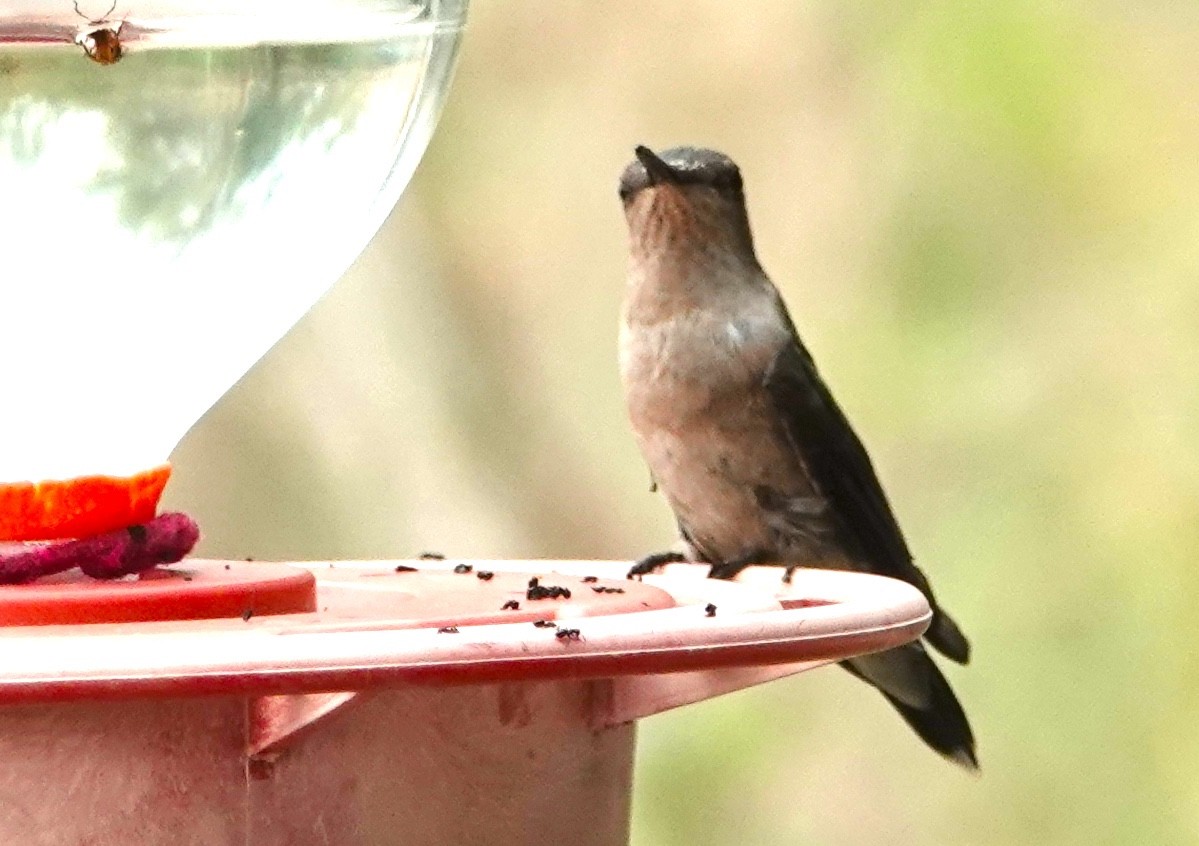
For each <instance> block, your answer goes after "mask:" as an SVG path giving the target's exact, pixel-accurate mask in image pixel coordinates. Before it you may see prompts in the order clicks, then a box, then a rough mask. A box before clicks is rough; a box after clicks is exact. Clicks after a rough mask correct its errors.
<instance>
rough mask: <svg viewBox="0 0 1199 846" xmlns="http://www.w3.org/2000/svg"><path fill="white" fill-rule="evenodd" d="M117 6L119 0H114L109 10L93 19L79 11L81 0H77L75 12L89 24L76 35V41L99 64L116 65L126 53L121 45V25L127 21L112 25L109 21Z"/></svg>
mask: <svg viewBox="0 0 1199 846" xmlns="http://www.w3.org/2000/svg"><path fill="white" fill-rule="evenodd" d="M116 7H117V0H113V2H112V5H111V6H109V7H108V11H107V12H105V13H104V15H103V16H102V17H100V18H99V19H98V20H94V21H93V20H88V17H87V15H85V14H83V12H81V11H79V0H75V14H77V15H79V17H81V18H83V19H84V20H85V21H87V26H88V28H86V29H81V30H79V32H78V33H77V34H76V35H75V43H76V44H78V45H79V46H80V47H82V48H83V52H84V53H86V54H87V57H88V58H89V59H91V60H92V61H93V62H95V63H96V64H99V65H115V64H116V63H117V62H119V61H121V56H123V55H124V54H125V50H124V48H123V47H122V46H121V27H123V26H124V25H125V21H123V20H121V21H117V23H116V25H115V26H112V25H110V24H109V21H108V16H109V15H111V14H112V12H113V10H114V9H116Z"/></svg>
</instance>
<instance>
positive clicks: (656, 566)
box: [625, 552, 687, 579]
mask: <svg viewBox="0 0 1199 846" xmlns="http://www.w3.org/2000/svg"><path fill="white" fill-rule="evenodd" d="M686 560H687V556H685V555H683V553H681V552H655V553H654V554H653V555H647V556H645V557H644V558H642V559H640V560H639V561H637V563H635V564H634V565H633V566H632V567H631V568H630V569H629V572H628V574H627V575H626V576H625V578H626V579H639V578H641V577H642V576H644V575H645V574H646V573H656V572H658V570H660V569H662V568H663V567H665V566H666V565H667V564H679V563H681V562H683V561H686Z"/></svg>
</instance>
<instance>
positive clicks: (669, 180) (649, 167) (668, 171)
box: [633, 147, 679, 185]
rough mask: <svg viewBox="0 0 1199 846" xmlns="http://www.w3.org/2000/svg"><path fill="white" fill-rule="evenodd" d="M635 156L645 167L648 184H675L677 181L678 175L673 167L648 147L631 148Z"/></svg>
mask: <svg viewBox="0 0 1199 846" xmlns="http://www.w3.org/2000/svg"><path fill="white" fill-rule="evenodd" d="M633 153H634V154H635V155H636V156H637V161H639V162H641V164H642V166H643V167H644V168H645V172H646V173H647V174H648V175H649V184H650V185H661V184H663V183H666V184H668V185H673V184H676V183H677V182H678V181H679V176H678V174H677V173H675V171H674V168H672V167H671V166H670V165H668V164H667V163H666V162H664V161H662V160H661V159H660V158H658V156H657V155H656V154H655V153H654V151H653V150H651V149H650V148H649V147H637V148H635V149H634V150H633Z"/></svg>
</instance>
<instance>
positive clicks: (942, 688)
mask: <svg viewBox="0 0 1199 846" xmlns="http://www.w3.org/2000/svg"><path fill="white" fill-rule="evenodd" d="M635 154H636V158H635V159H634V160H633V161H632V162H631V163H630V164H629V165H628V166H627V167H626V168H625V170H624V172H623V174H622V175H621V178H620V199H621V202H622V203H623V205H624V213H625V218H626V221H627V223H628V230H629V265H628V278H627V289H626V292H625V301H624V307H623V313H622V321H621V328H620V370H621V379H622V382H623V386H624V393H625V401H626V404H627V408H628V415H629V420H630V422H631V423H632V429H633V434H634V436H635V438H636V441H637V444H638V446H639V447H640V450H641V454H642V456H643V457H644V459H645V461H646V464H647V465H648V466H649V470H650V475H651V479H652V483H653V487H654V488H655V489H656V490H658V491H659V492H660V493H661V494H662V495H663V496H664V497H665V499H666V501H667V503H668V504H669V506H670V508H671V510H672V511H673V513H674V517H675V521H676V523H677V526H678V534H679V540H680V541H681V544H680V545H681V549H682V551H679V550H678V549H677V548H676V549H674V550H671V551H668V552H660V553H655V554H653V555H649V556H646V557H645V558H643V559H641V560H640V561H638V562H637V563H636V564H635V565H634V566H633V568H632V570H630V572H629V575H630V577H635V576H638V575H640V574H643V573H648V572H652V571H653V570H655V569H657V568H658V567H660V566H661V565H663V564H665V563H669V562H671V561H692V562H698V563H703V564H707V565H709V566H710V570H709V576H710V577H711V578H721V579H730V578H733V577H734V576H736V575H737V573H739V572H740V571H741V570H743V569H744V568H745V567H748V566H751V565H762V564H768V565H779V566H783V567H786V568H788V570H789V571H790V570H791V569H794V568H796V567H803V566H809V567H811V566H818V567H826V568H832V569H843V570H854V571H860V572H869V573H877V574H880V575H883V576H890V577H892V578H896V579H901V580H903V581H905V582H908V583H909V584H911V585H913V586H915V587H916V588H917V589H919V590H920V591H921V592H922V593H923V594H924V596H925V597H926V598H927V599H928V602H929V605H930V606H931V608H932V611H933V617H932V622H931V624H930V626H929V628H928V630H927V631H926V632H925V634H924V637H923V641H917V642H914V643H909V644H906V645H904V646H900V647H896V648H894V649H890V650H887V651H884V652H880V653H875V654H872V655H862V656H858V657H855V658H850V659H847V660H845V661H843V662H841V666H843V667H844V668H845V669H847V670H848V671H849V672H850V673H852V674H853V675H855V676H857V677H858V678H860V679H861V680H863V681H865V682H866V683H867V684H870V685H872V686H874V687H875V688H877V689H878V690H879V692H881V693H882V695H883V696H884V697H886V699H887V701H888V702H890V703H891V705H892V706H894V707H895V709H896V710H897V711H898V712H899V714H900V715H901V716H902V717H903V719H904V720H905V721H906V722H907V723H908V725H909V726H910V727H911V728H912V729H914V730H915V732H916V733H917V734H918V735H919V736H920V737H921V738H922V739H923V740H924V742H925V743H927V744H928V745H929V746H930V747H932V748H933V749H934V750H936V751H937V752H939V753H940V754H942V755H943V756H945V757H947V758H949V759H950V760H952V761H954V762H956V763H958V764H961V765H962V766H964V767H966V768H968V769H971V770H975V769H977V768H978V757H977V754H976V752H975V742H974V734H973V732H972V731H971V729H970V724H969V722H968V721H967V719H966V714H965V712H964V711H963V710H962V706H961V704H960V703H959V702H958V699H957V697H956V696H955V695H954V692H953V690H952V688H951V687H950V686H949V682H948V681H947V680H946V679H945V676H944V675H942V673H941V671H940V669H939V668H938V667H937V665H936V663H935V662H934V661H933V659H932V657H931V656H930V655H929V653H928V650H927V649H926V648H925V643H927V644H928V645H929V646H931V647H932V648H933V649H936V650H937V651H938V652H940V653H941V654H942V655H944V656H945V657H947V658H949V659H951V660H953V661H956V662H958V663H960V664H965V663H967V662H968V661H969V658H970V644H969V642H968V641H967V640H966V637H965V635H963V634H962V631H961V630H960V629H959V628H958V626H957V624H956V623H955V622H954V621H953V619H952V618H950V616H949V615H948V614H947V613H946V612H945V611H944V609H942V608H941V607H940V605H939V604H938V603H937V601H936V599H935V597H934V596H933V592H932V588H931V587H930V586H929V583H928V580H927V578H925V576H924V573H922V572H921V571H920V570H919V569H918V568H917V567H916V565H915V564H914V563H913V561H912V554H911V552H910V551H909V549H908V546H907V543H906V541H905V540H904V537H903V533H902V532H901V531H900V528H899V523H898V522H897V520H896V518H895V515H894V513H893V512H892V510H891V507H890V505H889V504H888V502H887V497H886V495H885V494H884V493H883V489H882V486H881V484H880V483H879V480H878V476H877V475H876V474H875V471H874V467H873V465H872V464H871V462H870V457H869V455H868V454H867V453H866V449H865V448H864V447H863V446H862V442H861V441H860V440H859V439H858V436H857V435H856V434H855V433H854V430H853V428H852V427H851V426H850V424H849V421H848V419H847V418H846V416H845V414H844V412H842V410H841V408H840V407H839V406H838V405H837V403H836V401H835V400H834V399H833V396H832V394H831V393H830V391H829V389H828V387H827V386H826V385H825V383H824V380H823V379H822V378H821V377H820V374H819V372H818V371H817V369H816V364H815V362H814V361H813V359H812V356H811V354H810V353H809V352H808V350H807V348H806V347H805V346H804V344H803V342H802V341H801V340H800V338H799V335H798V333H797V332H796V329H795V324H794V323H793V322H792V320H791V316H790V314H789V313H788V311H787V307H786V305H785V304H784V303H783V300H782V297H781V296H780V295H779V292H778V289H776V288H775V286H774V284H773V283H772V282H771V281H770V278H769V277H768V276H767V275H766V273H765V271H763V269H762V266H761V264H759V262H758V259H757V255H756V253H755V251H754V243H753V234H752V232H751V230H750V225H749V215H748V212H747V210H746V204H745V191H744V186H743V183H742V178H741V172H740V170H739V169H738V167H737V165H736V163H735V162H734V161H733V160H732V159H730V158H729V157H728V156H726V155H724V154H722V153H719V152H716V151H714V150H707V149H701V148H696V147H676V148H674V149H670V150H666V151H664V152H662V153H661V154H660V155H659V154H657V153H654V152H653V151H652V150H650V149H649V148H648V147H643V146H641V147H637V148H636V150H635Z"/></svg>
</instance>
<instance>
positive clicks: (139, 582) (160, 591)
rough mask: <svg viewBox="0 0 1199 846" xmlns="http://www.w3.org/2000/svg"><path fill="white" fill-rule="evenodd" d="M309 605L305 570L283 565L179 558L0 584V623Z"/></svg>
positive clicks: (294, 609)
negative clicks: (128, 570)
mask: <svg viewBox="0 0 1199 846" xmlns="http://www.w3.org/2000/svg"><path fill="white" fill-rule="evenodd" d="M314 610H316V579H315V578H314V577H313V575H312V573H310V572H307V571H304V570H300V569H297V568H295V567H288V566H285V565H282V564H256V563H233V562H228V563H225V562H216V561H185V562H183V563H182V564H176V565H174V566H172V567H171V568H169V569H167V568H158V567H156V568H154V569H151V570H147V571H145V572H144V573H141V574H140V576H138V577H131V578H128V579H116V580H113V581H99V580H96V579H93V578H90V577H89V576H85V575H84V574H83V573H81V572H79V571H78V570H70V571H68V572H66V573H61V574H58V575H56V576H47V577H45V578H41V579H38V580H37V581H35V582H30V583H28V584H22V585H4V586H2V587H0V626H44V625H70V624H77V623H131V622H152V621H163V620H203V619H210V618H214V617H245V616H261V615H266V614H297V613H302V612H306V611H314Z"/></svg>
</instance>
